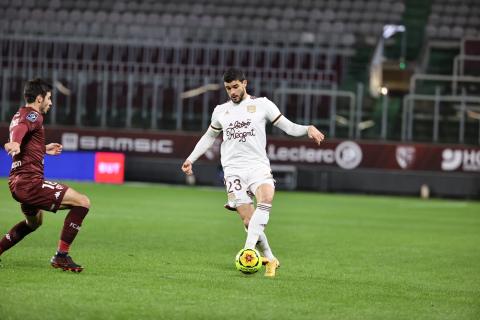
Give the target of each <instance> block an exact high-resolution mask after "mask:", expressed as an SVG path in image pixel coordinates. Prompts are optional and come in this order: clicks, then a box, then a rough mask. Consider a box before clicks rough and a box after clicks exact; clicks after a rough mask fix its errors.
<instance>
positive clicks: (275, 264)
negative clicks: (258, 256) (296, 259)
mask: <svg viewBox="0 0 480 320" xmlns="http://www.w3.org/2000/svg"><path fill="white" fill-rule="evenodd" d="M263 259H265V260H267V263H266V264H265V277H275V272H276V271H277V268H279V267H280V261H278V259H277V258H273V259H266V258H263Z"/></svg>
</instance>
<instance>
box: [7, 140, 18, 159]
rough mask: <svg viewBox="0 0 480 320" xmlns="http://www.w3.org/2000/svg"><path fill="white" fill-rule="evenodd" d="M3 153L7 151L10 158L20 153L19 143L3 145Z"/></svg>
mask: <svg viewBox="0 0 480 320" xmlns="http://www.w3.org/2000/svg"><path fill="white" fill-rule="evenodd" d="M4 147H5V151H7V153H8V155H9V156H11V157H14V156H16V155H17V154H19V153H20V143H18V142H7V143H5V145H4Z"/></svg>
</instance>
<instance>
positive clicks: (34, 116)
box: [19, 111, 42, 131]
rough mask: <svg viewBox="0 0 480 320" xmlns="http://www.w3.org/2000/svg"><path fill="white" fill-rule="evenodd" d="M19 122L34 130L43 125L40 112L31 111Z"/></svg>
mask: <svg viewBox="0 0 480 320" xmlns="http://www.w3.org/2000/svg"><path fill="white" fill-rule="evenodd" d="M19 123H23V124H25V125H26V126H27V127H28V131H34V130H36V129H39V128H41V127H42V117H41V116H40V114H39V113H38V112H35V111H30V112H28V113H26V114H24V115H23V116H21V117H20V121H19Z"/></svg>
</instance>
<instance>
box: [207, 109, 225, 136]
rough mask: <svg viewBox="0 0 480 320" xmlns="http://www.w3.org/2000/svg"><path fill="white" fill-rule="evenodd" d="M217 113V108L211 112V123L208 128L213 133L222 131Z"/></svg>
mask: <svg viewBox="0 0 480 320" xmlns="http://www.w3.org/2000/svg"><path fill="white" fill-rule="evenodd" d="M218 114H219V113H218V112H217V108H215V110H213V113H212V121H211V123H210V128H212V129H213V130H214V131H217V132H218V131H222V129H223V128H222V124H221V123H220V120H219V119H218Z"/></svg>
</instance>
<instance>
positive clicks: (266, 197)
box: [258, 194, 273, 204]
mask: <svg viewBox="0 0 480 320" xmlns="http://www.w3.org/2000/svg"><path fill="white" fill-rule="evenodd" d="M258 202H259V203H265V204H272V202H273V194H272V195H264V196H263V197H262V198H261V199H259V200H258Z"/></svg>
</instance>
